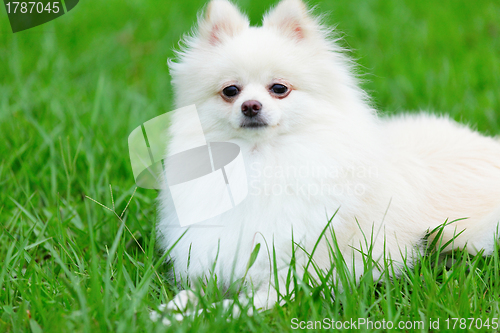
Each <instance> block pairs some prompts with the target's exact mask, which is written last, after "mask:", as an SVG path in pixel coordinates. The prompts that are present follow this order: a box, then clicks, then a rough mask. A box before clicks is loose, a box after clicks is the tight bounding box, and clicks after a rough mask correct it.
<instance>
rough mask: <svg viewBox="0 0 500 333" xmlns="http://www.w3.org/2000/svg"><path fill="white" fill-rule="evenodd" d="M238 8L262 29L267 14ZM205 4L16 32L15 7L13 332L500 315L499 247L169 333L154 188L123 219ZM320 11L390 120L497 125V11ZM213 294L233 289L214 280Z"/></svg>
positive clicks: (5, 28)
mask: <svg viewBox="0 0 500 333" xmlns="http://www.w3.org/2000/svg"><path fill="white" fill-rule="evenodd" d="M238 3H239V4H240V5H241V7H242V8H244V10H246V11H247V12H248V13H249V15H250V16H251V20H252V22H253V23H258V22H259V21H260V17H261V15H262V13H263V12H264V11H265V10H267V7H268V6H269V4H268V3H265V2H264V1H260V0H259V1H256V0H253V1H251V5H250V1H249V0H246V1H239V2H238ZM202 4H203V1H199V0H197V1H191V2H189V3H187V2H179V1H176V2H174V1H166V2H161V3H160V2H153V1H151V2H147V3H146V2H145V1H138V0H137V1H134V0H125V1H124V0H122V1H118V0H107V1H81V2H80V4H79V5H78V6H77V7H76V8H75V9H74V10H73V11H71V12H70V13H69V14H67V15H64V16H62V17H60V18H58V19H57V20H55V21H53V22H50V23H47V24H45V25H42V26H39V27H36V28H33V29H30V30H28V31H24V32H20V33H17V34H12V33H11V31H10V27H9V25H8V21H7V15H6V12H5V10H3V9H2V10H0V16H1V17H2V19H1V20H0V156H1V158H0V188H1V191H0V332H30V331H31V332H36V333H38V332H42V331H44V332H73V331H77V332H98V331H99V332H101V331H102V332H108V331H117V332H136V331H138V332H143V331H147V332H152V331H155V332H156V331H159V332H160V331H166V330H172V331H174V330H175V331H181V330H182V331H184V330H186V331H187V330H190V331H195V332H214V331H225V332H233V331H235V332H239V331H258V332H261V331H284V330H289V329H290V327H291V324H292V322H291V320H292V318H299V319H300V320H322V319H323V318H333V319H335V320H350V319H351V318H358V317H363V318H367V317H369V318H370V319H371V320H373V321H376V320H382V319H385V320H393V321H395V322H397V321H406V320H411V321H420V320H424V321H425V322H426V323H427V322H428V321H429V318H433V319H437V318H441V331H446V329H444V328H445V326H444V325H445V324H444V322H443V320H444V319H445V318H448V317H462V318H469V317H475V318H481V319H482V320H483V321H485V320H486V319H488V318H489V319H490V322H491V320H492V319H493V318H500V308H499V303H498V300H499V296H500V257H499V255H498V251H496V253H495V255H494V256H492V257H490V258H486V259H485V258H482V257H480V256H479V257H470V256H468V255H464V254H463V253H455V254H454V258H453V260H452V262H453V265H452V267H451V268H446V267H445V265H444V264H443V263H437V257H436V255H435V254H431V255H429V256H426V257H424V258H422V261H421V262H420V263H417V264H416V266H415V267H414V268H412V269H407V270H405V272H404V274H403V275H402V276H401V278H398V279H394V280H390V279H389V277H388V276H383V279H384V280H387V281H386V282H385V283H383V284H381V285H378V284H376V283H374V282H373V281H372V280H371V278H370V277H369V276H368V275H366V276H365V277H363V278H362V280H361V282H360V284H359V285H357V286H351V288H348V290H349V292H346V293H338V292H337V297H336V298H335V299H332V298H331V297H330V296H329V293H328V291H332V290H331V289H330V290H329V289H328V288H333V287H331V286H330V287H328V286H326V285H321V284H320V285H316V286H315V285H314V284H313V283H312V282H309V284H310V286H307V285H306V284H305V283H301V280H300V279H298V280H297V282H294V281H293V279H292V281H291V288H292V290H291V293H292V296H295V300H292V301H290V302H288V304H287V305H286V306H284V307H278V308H275V309H272V310H270V311H267V312H264V313H258V314H255V315H254V316H252V317H248V316H246V315H242V316H241V317H239V318H237V319H233V320H230V321H227V320H226V318H227V316H228V314H225V313H223V312H222V310H221V309H216V310H213V311H212V312H211V313H209V314H207V315H205V316H201V317H197V318H195V319H188V320H185V321H184V322H181V323H174V324H173V326H171V327H170V328H167V327H164V326H163V325H161V324H158V323H152V322H151V321H150V320H149V315H148V313H149V309H150V308H154V307H156V306H157V305H159V304H160V303H164V302H167V301H168V300H169V299H171V297H172V296H173V295H174V294H175V290H174V289H175V288H174V287H173V285H172V283H171V282H169V280H168V276H169V273H170V270H169V267H168V266H166V265H164V264H162V258H160V257H159V256H158V255H157V253H156V252H155V247H154V242H155V231H154V224H155V219H156V207H155V205H156V203H155V198H156V192H155V191H151V190H143V189H138V190H137V191H136V192H135V194H134V197H133V199H132V200H131V202H130V205H129V207H128V209H127V211H126V213H125V214H124V216H123V219H122V220H120V219H119V215H120V214H121V212H122V211H123V209H124V208H125V206H126V205H127V202H128V200H129V199H130V197H131V196H132V194H133V193H134V190H135V184H134V181H133V176H132V172H131V168H130V162H129V158H128V150H127V136H128V134H129V133H130V132H131V131H132V129H134V128H135V127H136V126H138V125H139V124H141V123H142V122H144V121H145V120H148V119H150V118H152V117H154V116H156V115H159V114H161V113H164V112H166V111H168V110H171V109H172V104H171V88H170V84H169V75H168V69H167V66H166V61H167V58H169V57H172V56H173V52H172V48H173V47H175V46H176V45H177V41H178V40H179V38H180V36H181V34H182V33H184V32H186V31H188V30H189V29H190V27H191V25H192V24H193V23H194V20H195V18H196V11H197V10H198V9H199V8H201V6H202ZM314 4H316V2H314ZM317 5H318V8H317V11H318V12H325V11H328V12H330V13H331V14H330V15H329V17H328V21H329V22H330V23H331V24H338V29H339V30H340V31H343V32H344V34H343V36H344V41H343V43H344V45H346V46H349V47H350V48H352V49H353V52H352V55H353V57H355V58H356V59H357V61H358V63H360V65H361V66H360V68H359V71H360V74H362V76H363V78H364V79H365V82H364V83H363V84H364V88H366V89H367V90H368V91H369V92H370V93H371V94H372V96H373V98H374V103H375V104H376V105H377V107H378V108H379V109H380V110H381V111H382V112H383V113H389V114H392V113H397V112H401V111H405V110H415V111H417V110H429V111H431V112H439V113H448V114H450V115H451V116H452V117H453V118H455V119H457V120H460V121H462V122H466V123H470V124H471V125H472V126H474V127H476V128H478V129H479V130H480V131H482V132H483V133H487V134H499V133H500V94H499V91H500V23H499V22H500V21H499V20H498V18H499V17H500V3H499V2H498V1H495V0H490V1H487V0H480V1H465V0H456V1H441V2H440V1H430V0H422V1H410V0H407V1H399V0H398V1H396V0H385V1H381V0H379V1H375V0H369V1H365V0H351V1H323V2H318V3H317ZM109 184H112V189H113V194H114V200H113V201H112V200H111V195H110V186H109ZM85 196H89V197H91V198H94V199H95V200H97V201H99V202H102V203H103V204H104V205H106V206H107V207H111V208H112V207H115V208H116V209H115V210H116V211H117V212H118V216H117V215H115V214H114V213H113V212H111V211H109V210H107V209H105V208H103V207H101V206H99V205H98V204H96V203H94V202H92V201H91V200H89V199H86V198H85ZM125 226H126V228H125ZM135 240H137V242H136V241H135ZM261 250H262V249H261ZM340 263H341V262H339V263H338V264H340ZM348 278H349V277H347V276H346V277H345V279H348ZM345 285H349V282H348V281H347V280H346V282H345ZM319 291H326V292H324V293H320V292H319ZM333 292H335V290H333ZM207 294H208V296H207V302H211V301H214V300H218V299H220V296H221V295H220V291H219V290H217V288H215V286H213V285H209V286H208V290H207ZM207 304H208V303H207ZM427 330H428V325H426V329H424V330H423V331H427ZM379 331H382V330H379ZM450 331H453V330H451V329H450ZM464 331H465V330H464ZM483 331H489V330H484V329H483Z"/></svg>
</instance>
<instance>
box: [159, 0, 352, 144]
mask: <svg viewBox="0 0 500 333" xmlns="http://www.w3.org/2000/svg"><path fill="white" fill-rule="evenodd" d="M339 51H340V48H339V47H337V46H336V44H335V43H334V42H333V41H332V40H331V38H329V31H328V30H327V29H325V28H324V27H322V26H321V25H320V24H319V22H318V20H317V19H316V18H315V17H313V16H312V15H311V14H310V12H309V10H308V9H307V8H306V6H305V5H304V3H303V2H302V1H301V0H283V1H281V2H280V3H279V4H278V5H277V6H276V7H275V8H274V9H272V10H271V11H270V12H269V13H268V14H267V15H265V16H264V19H263V24H262V26H261V27H250V26H249V21H248V18H247V17H246V16H244V15H243V14H242V13H241V12H240V11H239V10H238V9H237V8H236V7H235V6H234V5H233V4H231V3H230V2H229V1H227V0H212V1H211V2H210V3H209V4H208V6H207V8H206V10H205V13H204V15H200V18H199V22H198V29H197V32H195V33H194V35H193V36H189V37H186V39H185V47H184V48H183V50H182V51H180V52H178V60H177V61H176V62H174V61H171V62H170V63H169V65H170V69H171V74H172V77H173V81H172V82H173V86H174V91H175V96H176V105H177V107H181V106H185V105H189V104H196V107H197V109H198V112H199V115H200V119H201V121H202V125H203V127H204V130H205V131H206V132H210V131H224V133H228V135H225V139H228V138H230V137H240V138H254V139H256V138H259V137H265V136H266V137H267V135H265V134H264V133H267V134H268V135H269V134H271V135H274V134H283V133H289V132H291V131H294V130H295V129H296V128H297V127H298V126H303V125H304V124H307V123H308V122H311V121H313V122H314V121H324V120H321V117H318V112H320V111H319V110H321V109H322V108H321V105H322V104H324V103H325V102H326V103H330V105H331V103H341V101H342V100H343V99H346V98H349V97H348V95H353V94H359V93H360V92H359V91H358V90H357V89H356V83H355V80H354V78H353V77H352V75H350V71H349V65H348V61H346V58H345V57H344V56H343V55H342V53H341V52H339ZM356 97H357V98H358V97H359V96H356ZM358 99H359V98H358Z"/></svg>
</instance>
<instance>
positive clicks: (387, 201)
mask: <svg viewBox="0 0 500 333" xmlns="http://www.w3.org/2000/svg"><path fill="white" fill-rule="evenodd" d="M185 44H186V45H185V48H184V50H183V51H182V52H179V59H178V61H177V62H171V63H170V68H171V74H172V76H173V81H172V82H173V86H174V90H175V103H176V106H177V107H182V106H186V105H190V104H196V107H197V110H198V113H199V116H200V120H201V124H202V127H203V130H204V133H205V135H206V139H207V141H208V142H214V141H229V142H234V143H237V144H238V145H239V146H240V147H241V149H242V152H243V157H244V160H245V164H246V168H247V172H248V180H249V195H248V197H247V198H246V199H245V200H244V201H243V202H242V203H241V204H240V205H238V206H237V207H236V208H234V209H232V210H230V211H228V212H226V213H224V214H222V215H219V216H217V217H214V218H212V219H211V220H209V221H206V223H201V225H195V226H192V227H191V228H189V230H188V231H187V233H186V234H185V236H184V237H183V238H182V239H181V240H180V242H179V243H178V244H177V245H176V246H175V247H174V249H173V250H172V252H171V257H172V259H173V263H174V267H175V273H176V275H177V276H178V277H179V278H184V279H186V278H187V279H189V280H190V281H194V280H196V279H197V278H198V277H200V276H205V275H209V274H217V275H218V281H222V282H223V283H229V282H230V281H233V280H234V279H236V278H241V277H243V276H244V274H245V270H246V267H247V263H248V260H249V257H250V254H251V251H252V249H253V248H254V246H255V244H256V243H261V244H262V248H263V249H261V251H260V253H259V255H258V257H257V261H256V262H255V264H254V265H253V266H252V268H251V269H250V270H249V272H248V275H247V281H248V282H251V283H252V284H253V285H254V286H255V287H256V288H257V292H256V294H255V302H256V306H258V307H264V308H265V307H268V306H270V305H272V304H273V303H274V302H275V301H276V299H275V293H273V292H271V293H268V287H269V285H270V284H272V283H273V281H272V280H270V272H271V271H270V270H271V269H272V268H271V263H270V262H269V256H268V253H267V251H266V250H265V248H266V246H265V245H266V244H265V242H264V239H265V240H266V241H267V245H268V246H269V247H271V246H272V245H273V244H274V246H275V249H276V253H277V255H278V261H279V264H280V266H278V271H279V276H280V279H281V280H283V279H284V277H285V276H284V275H285V274H286V272H287V264H288V263H289V260H290V255H291V250H292V232H293V237H294V240H295V241H296V242H298V243H301V244H302V245H303V246H304V247H305V249H306V250H308V251H311V250H312V247H313V246H314V243H315V242H316V240H317V238H318V236H319V235H320V233H321V231H322V229H323V228H324V227H325V225H326V223H327V222H328V219H329V218H331V217H332V216H333V214H334V213H335V211H336V210H337V209H339V210H338V213H337V214H336V215H335V217H334V218H333V220H332V227H333V229H334V231H335V234H336V237H337V241H338V243H339V248H340V250H341V251H342V254H343V256H344V258H345V259H346V262H347V263H348V264H349V263H352V262H353V259H354V267H352V269H353V270H355V273H356V275H357V276H359V275H360V274H362V270H363V261H362V259H361V255H360V254H359V252H358V251H357V250H361V251H363V252H366V251H367V250H368V246H369V245H370V244H366V240H368V241H369V240H370V238H371V237H372V235H373V238H374V241H373V244H372V245H373V253H372V255H373V258H375V259H380V258H383V257H384V255H385V257H386V258H391V259H392V260H394V262H395V263H396V265H398V264H400V263H401V262H402V261H403V257H405V256H410V257H411V256H412V254H413V253H414V251H418V250H419V246H420V245H421V243H422V238H423V237H424V235H425V234H426V232H427V231H428V230H430V229H433V228H435V227H436V226H438V225H440V224H442V223H444V222H445V221H446V220H448V221H453V220H455V219H461V218H467V219H464V220H460V221H457V222H455V223H452V224H450V225H448V226H447V227H446V228H445V232H444V240H443V241H447V240H449V239H451V238H452V237H453V236H454V234H456V233H458V232H460V231H462V230H464V232H463V233H462V234H461V235H460V236H459V237H458V238H457V239H456V240H455V241H454V244H453V247H454V248H464V247H465V246H466V245H467V246H466V249H467V250H468V251H469V252H471V253H476V252H477V251H479V250H484V254H490V253H491V252H492V251H493V250H494V244H495V232H496V229H497V225H498V222H499V220H500V143H499V142H498V141H497V140H495V139H493V138H490V137H485V136H482V135H480V134H478V133H476V132H473V131H472V130H470V129H469V128H468V127H466V126H464V125H460V124H458V123H456V122H454V121H452V120H450V119H448V118H447V117H444V116H442V117H437V116H433V115H425V114H418V115H404V116H398V117H393V118H390V119H381V118H378V117H377V116H376V112H375V111H374V110H373V109H372V108H371V107H370V105H369V104H368V102H367V98H366V94H365V93H364V91H362V90H361V89H360V88H359V87H358V85H357V81H356V78H355V76H354V75H353V74H352V69H351V63H350V61H349V60H348V59H347V57H346V56H345V55H344V53H343V52H342V50H341V48H340V47H339V46H337V45H336V43H335V41H333V40H332V39H331V38H330V37H329V31H328V30H327V29H325V28H324V27H323V26H322V25H321V24H320V23H319V22H318V19H316V18H315V17H313V16H312V15H311V14H310V12H309V11H308V10H307V8H306V6H305V5H304V4H303V3H302V2H301V1H300V0H283V1H281V2H280V3H279V4H278V5H277V6H276V7H275V8H274V9H273V10H271V11H270V12H269V13H268V14H267V15H266V16H265V17H264V20H263V26H262V27H250V26H249V21H248V19H247V18H246V17H245V16H244V15H242V14H241V13H240V11H239V10H238V9H237V8H236V7H235V6H234V5H232V4H231V3H230V2H228V1H226V0H213V1H212V2H210V3H209V5H208V7H207V9H206V11H205V15H204V16H200V18H199V25H198V31H197V32H195V33H194V36H190V37H187V38H186V40H185ZM273 80H284V81H285V82H287V83H289V84H290V85H291V86H292V87H293V91H291V93H290V94H289V95H288V96H287V97H285V98H283V99H278V98H275V97H272V96H271V94H270V93H269V91H268V87H269V85H270V84H271V83H272V82H273ZM228 82H229V83H231V82H237V83H238V84H239V85H241V87H243V89H242V90H241V93H240V94H239V95H238V96H237V98H236V99H234V100H233V101H231V102H227V101H225V100H224V99H223V98H222V97H221V95H220V92H221V90H222V89H223V88H224V85H225V84H226V85H227V83H228ZM247 100H258V101H260V102H261V103H262V105H263V108H262V110H261V113H262V116H263V117H264V119H265V120H266V122H267V123H268V126H267V127H263V128H241V127H240V124H241V121H242V118H243V115H242V112H241V105H242V103H243V102H245V101H247ZM192 121H193V120H192V119H188V118H186V117H185V116H184V115H183V114H182V113H177V114H174V115H173V124H172V126H171V133H170V134H171V135H172V139H171V142H170V143H169V145H170V147H171V148H172V149H174V150H175V151H181V150H183V149H184V148H185V147H190V146H191V144H190V142H191V141H192V140H193V134H192V132H191V128H193V125H192V124H193V123H192ZM325 170H326V172H325ZM160 201H161V203H162V209H161V219H160V222H159V224H158V233H159V243H160V246H161V248H162V249H163V250H165V251H166V250H167V249H168V248H169V247H171V246H172V245H173V244H174V242H175V241H176V240H177V239H178V238H179V237H180V236H181V235H182V234H183V233H184V232H185V230H186V229H185V228H180V227H175V226H176V225H178V223H177V221H176V216H175V211H174V209H173V207H172V206H171V205H169V204H168V203H169V202H170V201H169V198H168V193H167V192H166V191H164V192H163V194H162V195H161V196H160ZM204 224H207V225H223V226H224V227H203V225H204ZM450 248H451V247H450ZM353 249H357V250H353ZM384 251H385V252H384ZM188 256H189V265H188ZM216 256H218V257H217V263H216V265H215V271H214V272H212V271H211V268H212V264H213V263H214V260H215V258H216ZM314 259H315V262H316V263H317V264H318V266H319V267H320V268H326V269H328V268H329V266H330V263H331V261H330V258H329V251H328V247H327V244H326V242H322V243H320V246H319V248H318V249H317V250H316V252H315V255H314ZM375 274H376V273H375Z"/></svg>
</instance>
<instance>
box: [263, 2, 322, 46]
mask: <svg viewBox="0 0 500 333" xmlns="http://www.w3.org/2000/svg"><path fill="white" fill-rule="evenodd" d="M262 25H263V26H264V27H274V28H276V29H278V30H280V31H281V32H282V33H284V34H286V35H287V36H290V37H292V38H294V39H296V40H302V39H306V38H309V37H311V36H312V35H314V33H315V32H317V31H318V29H319V26H318V24H317V22H316V20H315V18H314V17H313V16H311V15H310V13H309V10H308V9H307V7H306V5H305V3H304V2H302V0H282V1H280V3H279V4H278V5H277V6H276V7H274V8H273V9H271V10H270V11H269V12H268V13H267V14H266V15H265V16H264V20H263V23H262Z"/></svg>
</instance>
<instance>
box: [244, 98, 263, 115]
mask: <svg viewBox="0 0 500 333" xmlns="http://www.w3.org/2000/svg"><path fill="white" fill-rule="evenodd" d="M260 109H262V104H260V102H259V101H256V100H251V101H246V102H244V103H243V104H241V112H243V114H244V115H245V116H247V117H250V118H251V117H255V116H256V115H257V114H258V113H259V111H260Z"/></svg>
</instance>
